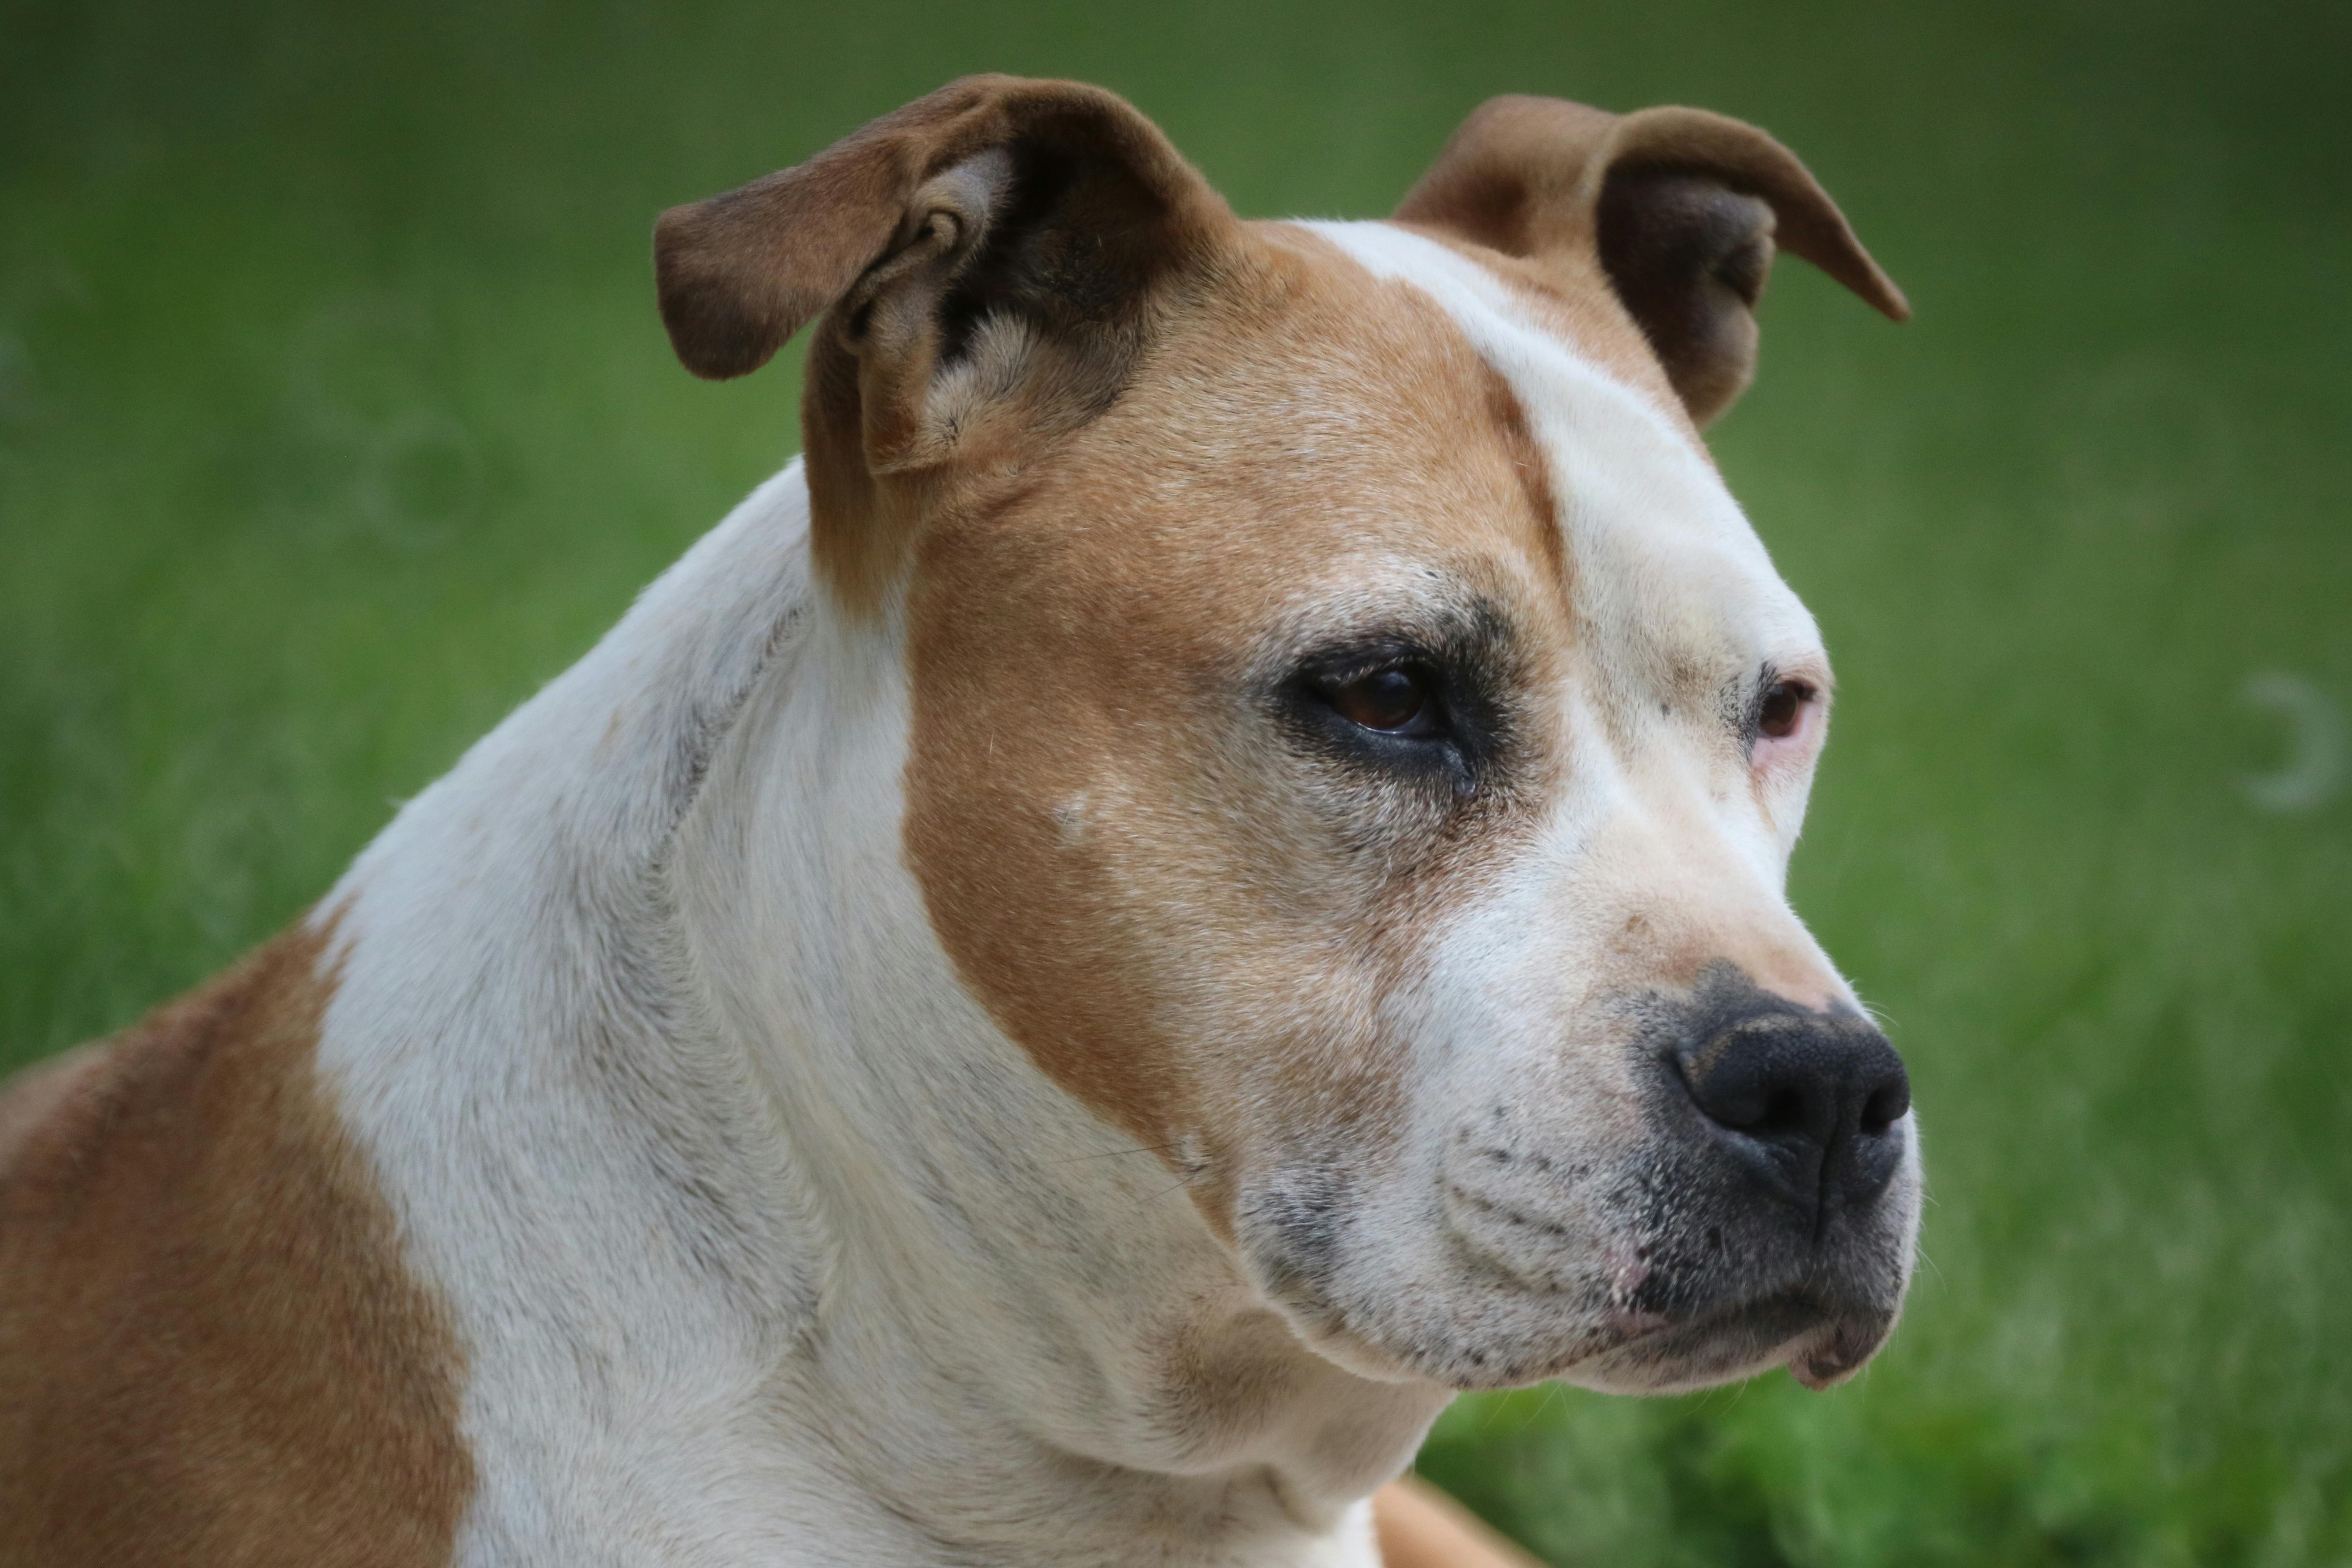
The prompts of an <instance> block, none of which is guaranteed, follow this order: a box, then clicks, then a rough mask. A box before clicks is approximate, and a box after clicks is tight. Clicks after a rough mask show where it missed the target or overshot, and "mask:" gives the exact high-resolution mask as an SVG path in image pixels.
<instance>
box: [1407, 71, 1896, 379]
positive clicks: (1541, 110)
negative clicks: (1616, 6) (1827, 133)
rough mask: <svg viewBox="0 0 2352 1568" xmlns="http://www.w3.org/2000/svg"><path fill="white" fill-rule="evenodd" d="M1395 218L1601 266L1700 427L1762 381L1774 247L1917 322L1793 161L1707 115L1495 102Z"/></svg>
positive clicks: (1743, 128)
mask: <svg viewBox="0 0 2352 1568" xmlns="http://www.w3.org/2000/svg"><path fill="white" fill-rule="evenodd" d="M1395 216H1396V219H1397V221H1398V222H1400V223H1407V224H1412V225H1416V226H1423V227H1426V228H1430V229H1434V230H1438V231H1441V232H1443V233H1445V234H1448V235H1451V236H1453V237H1457V238H1463V239H1468V240H1471V241H1473V242H1475V243H1476V244H1479V245H1484V246H1486V247H1490V248H1492V249H1495V250H1499V251H1501V252H1503V253H1504V254H1505V255H1507V256H1512V257H1517V258H1521V259H1524V260H1528V261H1532V262H1535V263H1536V264H1537V265H1538V267H1549V268H1560V269H1562V270H1582V269H1584V268H1589V267H1590V266H1591V265H1593V264H1595V263H1597V264H1598V265H1599V267H1600V268H1601V271H1602V272H1603V273H1604V274H1605V275H1606V277H1607V279H1608V280H1609V283H1610V285H1611V287H1612V289H1613V290H1614V291H1615V293H1616V295H1617V298H1618V299H1619V300H1621V301H1622V303H1623V305H1624V306H1625V309H1626V310H1627V312H1628V313H1629V314H1631V315H1632V316H1633V320H1634V321H1635V322H1636V323H1637V324H1638V325H1639V326H1640V327H1641V329H1642V331H1643V335H1644V336H1645V337H1646V338H1647V339H1648V340H1649V342H1650V346H1651V347H1652V348H1653V349H1654V351H1655V352H1656V353H1657V355H1658V359H1659V361H1660V363H1662V364H1663V365H1664V368H1665V372H1666V377H1667V380H1668V381H1669V382H1671V383H1672V384H1673V386H1674V389H1675V395H1677V396H1679V397H1680V398H1681V399H1682V402H1683V405H1684V406H1685V408H1686V409H1688V410H1689V413H1690V416H1691V418H1692V420H1693V422H1694V423H1696V424H1699V425H1705V424H1706V423H1707V421H1709V420H1711V419H1713V418H1714V417H1715V416H1717V415H1718V414H1721V413H1722V412H1723V411H1724V410H1725V409H1726V408H1727V407H1729V406H1730V405H1731V404H1732V402H1733V400H1735V399H1736V398H1738V395H1739V394H1740V393H1741V392H1742V391H1743V390H1744V389H1745V388H1746V387H1747V385H1748V380H1749V379H1750V377H1752V376H1753V375H1754V374H1755V369H1756V320H1755V315H1754V310H1755V306H1756V301H1757V300H1758V299H1759V296H1760V295H1761V294H1762V292H1763V288H1764V279H1765V277H1766V275H1767V274H1768V273H1769V271H1770V269H1771V265H1772V253H1773V248H1774V247H1775V245H1776V244H1777V245H1778V246H1779V247H1781V248H1784V249H1787V250H1790V251H1792V252H1794V253H1795V254H1797V255H1798V256H1801V257H1802V258H1805V259H1806V260H1808V261H1810V262H1811V263H1812V264H1813V265H1814V266H1816V267H1819V268H1821V269H1822V271H1824V272H1826V273H1828V274H1829V275H1830V276H1831V277H1832V278H1834V279H1837V280H1838V281H1839V282H1841V283H1843V284H1844V285H1845V286H1846V287H1847V288H1849V289H1853V291H1854V292H1855V293H1857V294H1859V295H1861V296H1862V297H1863V298H1864V300H1868V301H1869V302H1870V303H1871V304H1872V305H1874V306H1875V307H1877V309H1878V310H1880V311H1882V312H1884V313H1885V315H1887V316H1888V317H1890V318H1892V319H1893V320H1895V321H1904V320H1906V319H1907V318H1908V317H1909V316H1910V313H1911V309H1910V306H1909V305H1908V304H1907V303H1906V301H1905V300H1904V298H1903V291H1902V290H1901V289H1897V288H1896V287H1895V284H1894V281H1893V280H1892V279H1889V278H1888V277H1887V276H1886V274H1885V273H1884V272H1882V271H1881V270H1879V268H1878V264H1877V263H1876V262H1874V261H1873V260H1872V259H1871V258H1870V253H1869V252H1868V251H1866V250H1864V248H1863V247H1862V242H1861V241H1860V240H1858V239H1856V238H1855V237H1854V234H1853V229H1852V228H1851V227H1850V226H1848V225H1847V223H1846V220H1845V216H1844V215H1843V214H1842V213H1840V212H1839V211H1838V208H1837V204H1836V203H1834V202H1832V201H1831V200H1830V198H1829V195H1828V193H1826V192H1824V191H1823V190H1822V188H1821V186H1820V185H1819V184H1816V183H1815V182H1814V180H1813V177H1812V175H1811V174H1809V173H1808V172H1807V171H1806V169H1805V166H1804V165H1803V164H1802V163H1799V162H1798V161H1797V158H1796V155H1795V154H1794V153H1790V151H1789V150H1788V149H1787V148H1785V147H1783V146H1781V145H1780V143H1779V142H1775V141H1774V140H1773V139H1772V138H1771V137H1769V136H1768V135H1766V134H1765V133H1764V132H1761V131H1759V130H1758V129H1756V128H1755V127H1754V126H1752V125H1746V124H1743V123H1741V122H1740V121H1737V120H1730V119H1727V118H1725V117H1724V116H1722V115H1719V114H1710V113H1708V112H1706V110H1697V109H1675V108H1666V109H1644V110H1639V111H1637V112H1635V113H1633V114H1624V115H1617V114H1609V113H1605V112H1603V111H1602V110H1597V109H1589V108H1587V107H1585V106H1584V105H1582V104H1579V103H1569V102H1566V101H1564V100H1559V99H1553V98H1528V97H1517V96H1514V97H1506V98H1496V99H1492V100H1488V101H1487V102H1486V103H1485V104H1484V105H1482V106H1480V107H1479V109H1478V110H1476V111H1475V112H1474V113H1473V114H1472V115H1471V116H1470V118H1469V119H1468V120H1467V121H1464V122H1463V125H1462V128H1461V129H1460V130H1458V131H1456V132H1454V136H1453V138H1452V140H1450V141H1449V142H1446V144H1445V147H1444V151H1443V152H1441V153H1439V154H1438V158H1437V162H1436V163H1434V164H1433V166H1432V167H1431V168H1430V171H1429V173H1428V174H1424V175H1423V176H1422V179H1421V181H1420V183H1419V184H1416V185H1414V186H1413V188H1412V191H1411V192H1409V193H1408V194H1407V195H1406V196H1405V198H1404V201H1403V202H1402V204H1401V205H1399V206H1398V208H1397V210H1396V215H1395Z"/></svg>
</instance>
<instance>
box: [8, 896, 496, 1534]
mask: <svg viewBox="0 0 2352 1568" xmlns="http://www.w3.org/2000/svg"><path fill="white" fill-rule="evenodd" d="M326 943H327V937H326V934H325V932H324V931H322V930H320V929H319V928H316V927H310V928H298V929H297V930H295V931H290V932H289V933H288V934H286V935H284V936H281V937H279V938H278V939H277V940H276V941H275V942H271V943H269V944H268V945H267V946H265V947H264V948H262V949H261V950H260V951H259V952H257V953H255V954H254V955H253V956H252V957H250V958H248V959H247V961H246V962H245V963H242V964H240V965H239V966H238V967H236V969H234V970H232V971H230V972H229V973H226V974H225V975H223V976H221V977H220V978H218V979H216V980H215V981H213V982H212V983H210V984H207V985H205V986H203V987H201V988H200V989H198V990H196V991H195V992H194V993H192V994H189V995H188V996H186V997H184V998H182V999H181V1000H179V1001H177V1002H174V1003H172V1004H170V1005H166V1006H164V1007H163V1008H161V1009H159V1010H158V1011H157V1012H155V1013H154V1014H152V1016H149V1017H148V1018H147V1019H145V1020H144V1021H142V1023H140V1024H138V1025H135V1026H132V1027H131V1028H130V1029H129V1030H126V1031H125V1032H124V1033H122V1034H121V1035H119V1036H117V1037H113V1038H112V1039H110V1040H107V1041H103V1042H100V1043H98V1044H95V1045H91V1046H86V1047H81V1048H80V1049H79V1050H78V1051H75V1052H73V1053H70V1054H68V1056H67V1057H65V1058H60V1059H59V1060H58V1061H57V1062H55V1063H52V1064H49V1065H47V1066H46V1067H44V1068H39V1069H36V1071H34V1072H33V1073H31V1074H28V1075H26V1077H25V1078H24V1079H21V1080H20V1081H18V1082H17V1083H16V1084H14V1085H12V1086H11V1087H10V1089H9V1090H8V1092H7V1094H6V1096H5V1099H0V1515H5V1517H7V1518H9V1519H10V1520H11V1521H16V1522H17V1523H18V1525H19V1526H21V1527H22V1528H17V1529H12V1530H11V1531H9V1532H7V1533H8V1535H9V1537H10V1539H9V1540H8V1541H7V1542H5V1543H0V1563H17V1562H24V1563H31V1562H36V1561H37V1562H40V1563H51V1564H55V1563H81V1562H90V1563H96V1562H101V1561H103V1562H110V1563H121V1562H140V1561H161V1560H163V1559H164V1558H166V1557H168V1558H171V1559H172V1560H174V1561H181V1562H190V1563H203V1562H209V1561H212V1560H213V1556H212V1555H211V1554H212V1553H214V1552H220V1553H223V1556H222V1560H223V1561H226V1560H228V1559H230V1558H236V1560H239V1561H262V1560H268V1561H278V1560H280V1559H281V1558H282V1560H283V1561H286V1562H288V1563H293V1562H298V1561H303V1562H316V1561H323V1560H327V1559H330V1558H331V1559H333V1560H335V1561H348V1562H353V1563H360V1562H365V1563H383V1564H386V1565H391V1564H402V1565H406V1564H422V1563H440V1562H445V1561H446V1560H447V1557H448V1552H449V1549H450V1545H451V1543H452V1542H453V1540H454V1537H455V1532H456V1528H457V1520H458V1517H459V1515H460V1513H461V1511H462V1510H463V1506H464V1501H465V1498H466V1495H467V1491H468V1490H469V1489H470V1484H471V1482H470V1474H469V1466H468V1461H467V1457H466V1453H465V1450H464V1447H463V1446H462V1444H461V1442H460V1441H459V1439H458V1436H457V1389H458V1378H459V1373H460V1358H459V1354H458V1352H457V1345H456V1342H455V1339H454V1336H453V1335H452V1333H451V1332H450V1330H449V1328H448V1325H447V1321H446V1314H445V1313H444V1312H443V1310H442V1309H441V1308H440V1306H439V1305H438V1304H437V1303H436V1301H435V1300H433V1299H432V1296H431V1294H430V1293H429V1292H428V1291H427V1290H425V1289H424V1288H422V1287H421V1286H420V1285H419V1284H418V1283H417V1282H416V1281H415V1279H412V1278H411V1277H410V1275H409V1273H408V1271H407V1270H406V1268H404V1265H403V1263H402V1260H401V1257H400V1248H399V1240H398V1236H397V1228H396V1225H395V1222H394V1215H393V1211H392V1209H391V1207H390V1205H388V1204H387V1202H386V1201H385V1199H384V1197H383V1194H382V1193H381V1192H380V1191H379V1190H378V1189H377V1187H376V1186H375V1184H374V1181H373V1176H372V1174H371V1173H370V1172H369V1170H368V1168H367V1164H366V1161H365V1160H364V1158H363V1156H362V1155H361V1154H360V1152H359V1151H358V1149H357V1148H356V1146H355V1145H354V1144H353V1143H352V1141H351V1140H350V1139H349V1138H348V1136H347V1135H346V1134H345V1133H344V1131H342V1129H341V1124H340V1122H339V1121H338V1119H337V1117H336V1114H335V1110H334V1108H333V1106H332V1104H331V1100H330V1098H329V1097H328V1096H327V1095H326V1093H325V1092H324V1091H323V1089H322V1087H321V1085H320V1081H319V1079H318V1075H317V1072H316V1067H315V1058H316V1053H317V1047H318V1040H319V1034H320V1024H321V1020H322V1018H323V1016H324V1013H325V1009H326V1005H327V1001H328V999H329V998H330V997H331V994H332V991H333V977H332V973H331V968H330V967H329V966H328V965H327V964H326V963H324V962H323V961H324V958H325V952H326ZM240 1542H241V1543H242V1545H240V1544H239V1543H240ZM256 1542H270V1543H271V1546H270V1548H269V1549H268V1551H267V1552H265V1553H264V1555H263V1557H262V1558H255V1557H252V1556H251V1555H250V1549H251V1548H252V1546H253V1545H254V1543H256ZM19 1554H21V1555H19Z"/></svg>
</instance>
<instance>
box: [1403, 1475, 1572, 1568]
mask: <svg viewBox="0 0 2352 1568" xmlns="http://www.w3.org/2000/svg"><path fill="white" fill-rule="evenodd" d="M1372 1528H1373V1532H1374V1534H1375V1535H1376V1536H1377V1537H1378V1539H1379V1541H1380V1544H1381V1568H1536V1560H1535V1559H1534V1558H1532V1557H1530V1556H1528V1554H1527V1553H1526V1552H1521V1551H1520V1550H1519V1549H1518V1548H1517V1547H1516V1546H1514V1545H1512V1544H1511V1543H1510V1542H1507V1541H1505V1540H1504V1539H1503V1538H1502V1537H1501V1536H1499V1535H1496V1533H1495V1532H1494V1531H1491V1530H1489V1529H1487V1528H1486V1525H1485V1523H1483V1522H1482V1521H1480V1520H1479V1519H1478V1518H1477V1517H1476V1516H1475V1515H1474V1514H1473V1513H1471V1511H1470V1510H1468V1509H1465V1508H1464V1507H1463V1506H1462V1505H1461V1504H1460V1503H1458V1502H1455V1501H1454V1500H1453V1499H1452V1498H1450V1497H1447V1496H1446V1495H1445V1494H1444V1492H1441V1491H1439V1490H1438V1489H1436V1488H1434V1487H1433V1486H1431V1485H1429V1484H1428V1483H1427V1482H1425V1481H1421V1480H1417V1479H1414V1478H1412V1477H1411V1476H1408V1477H1406V1478H1405V1479H1402V1480H1401V1481H1391V1482H1390V1483H1389V1484H1388V1485H1387V1486H1384V1487H1382V1488H1381V1489H1380V1490H1379V1491H1378V1492H1377V1493H1375V1494H1374V1495H1373V1497H1372Z"/></svg>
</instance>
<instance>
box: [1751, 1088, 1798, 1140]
mask: <svg viewBox="0 0 2352 1568" xmlns="http://www.w3.org/2000/svg"><path fill="white" fill-rule="evenodd" d="M1811 1120H1812V1113H1811V1111H1810V1110H1807V1109H1806V1105H1805V1092H1804V1090H1803V1089H1799V1088H1797V1087H1796V1086H1794V1085H1792V1084H1784V1085H1782V1086H1780V1088H1779V1089H1775V1090H1774V1091H1773V1092H1772V1096H1771V1098H1770V1099H1769V1100H1766V1101H1765V1102H1764V1115H1763V1117H1762V1118H1761V1119H1760V1120H1759V1121H1758V1122H1757V1124H1756V1126H1755V1128H1754V1129H1753V1131H1759V1132H1798V1131H1803V1130H1804V1126H1805V1124H1806V1123H1807V1122H1808V1121H1811Z"/></svg>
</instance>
